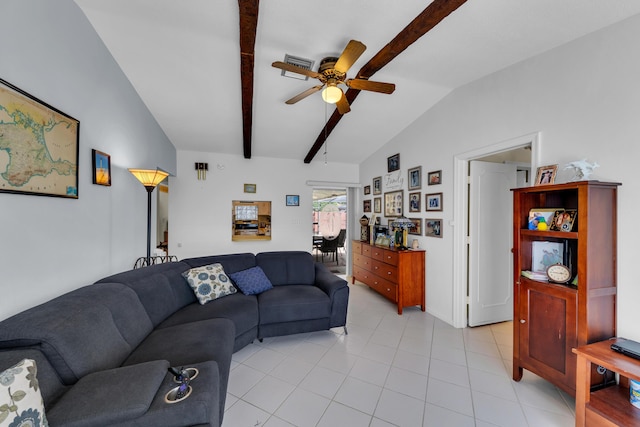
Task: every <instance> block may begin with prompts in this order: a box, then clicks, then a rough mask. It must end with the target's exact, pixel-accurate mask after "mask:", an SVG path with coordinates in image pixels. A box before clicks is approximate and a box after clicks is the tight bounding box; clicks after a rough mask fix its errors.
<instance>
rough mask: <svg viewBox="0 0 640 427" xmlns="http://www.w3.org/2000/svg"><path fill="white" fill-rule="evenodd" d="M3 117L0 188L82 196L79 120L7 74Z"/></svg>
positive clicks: (0, 93)
mask: <svg viewBox="0 0 640 427" xmlns="http://www.w3.org/2000/svg"><path fill="white" fill-rule="evenodd" d="M0 116H1V119H0V152H4V153H3V155H4V156H5V157H7V158H8V161H7V162H6V164H5V165H4V166H0V191H4V192H8V193H19V194H32V195H39V196H56V197H67V198H72V199H77V198H78V139H79V128H80V122H79V121H78V120H76V119H74V118H73V117H71V116H68V115H67V114H65V113H63V112H62V111H60V110H58V109H56V108H54V107H52V106H50V105H48V104H46V103H44V102H42V101H40V100H39V99H37V98H35V97H33V96H31V95H29V94H28V93H27V92H25V91H23V90H21V89H18V88H17V87H15V86H13V85H12V84H10V83H8V82H6V81H4V80H2V79H0ZM3 163H4V162H3Z"/></svg>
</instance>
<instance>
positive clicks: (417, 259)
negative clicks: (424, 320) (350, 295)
mask: <svg viewBox="0 0 640 427" xmlns="http://www.w3.org/2000/svg"><path fill="white" fill-rule="evenodd" d="M351 247H352V249H353V252H352V257H353V274H352V277H351V283H352V284H353V283H355V281H356V280H359V281H360V282H362V283H364V284H366V285H367V286H369V287H370V288H371V289H373V290H375V291H376V292H379V293H380V294H382V295H384V296H385V297H387V298H388V299H390V300H391V301H392V302H394V303H396V304H397V305H398V314H402V309H403V307H407V306H412V305H419V306H420V308H421V309H422V311H424V310H425V306H424V304H425V298H424V294H425V280H424V258H425V251H424V250H419V249H418V250H413V249H408V250H404V251H400V250H395V249H388V248H382V247H378V246H373V245H370V244H368V243H366V242H361V241H359V240H354V241H353V243H352V245H351Z"/></svg>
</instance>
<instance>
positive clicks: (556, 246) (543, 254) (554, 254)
mask: <svg viewBox="0 0 640 427" xmlns="http://www.w3.org/2000/svg"><path fill="white" fill-rule="evenodd" d="M563 263H564V244H562V243H560V242H547V241H537V240H536V241H533V242H531V271H537V272H546V271H547V268H548V267H549V266H550V265H554V264H563Z"/></svg>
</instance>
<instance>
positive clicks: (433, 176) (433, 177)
mask: <svg viewBox="0 0 640 427" xmlns="http://www.w3.org/2000/svg"><path fill="white" fill-rule="evenodd" d="M427 184H428V185H438V184H442V171H441V170H439V171H433V172H429V173H428V174H427Z"/></svg>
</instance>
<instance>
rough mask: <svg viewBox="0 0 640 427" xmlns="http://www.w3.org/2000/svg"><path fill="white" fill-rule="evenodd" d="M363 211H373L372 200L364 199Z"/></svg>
mask: <svg viewBox="0 0 640 427" xmlns="http://www.w3.org/2000/svg"><path fill="white" fill-rule="evenodd" d="M362 211H363V212H371V200H369V199H367V200H363V201H362Z"/></svg>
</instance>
